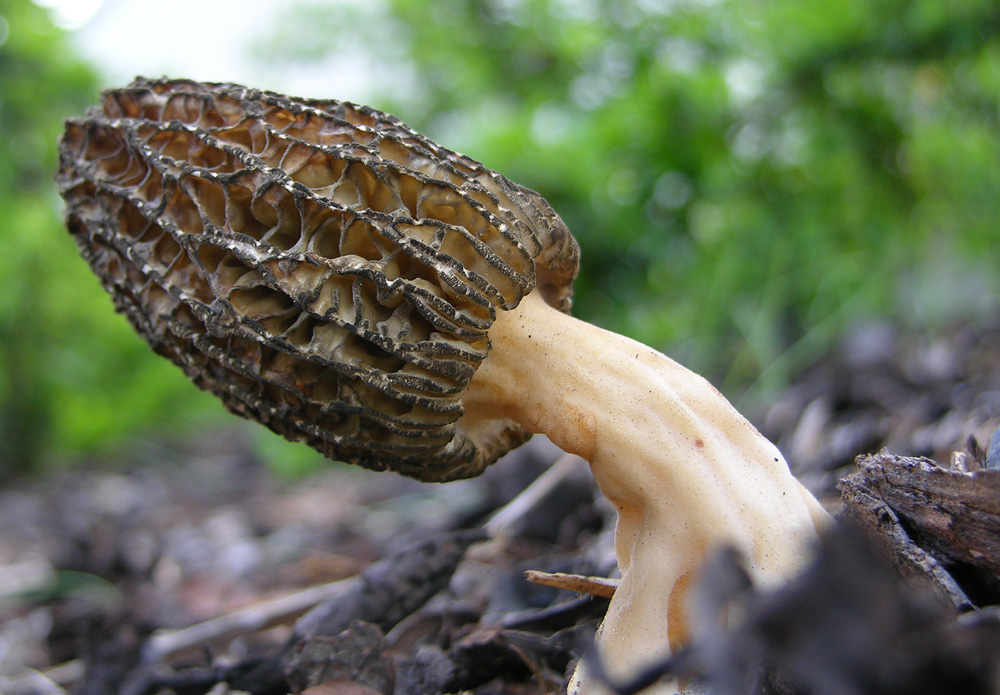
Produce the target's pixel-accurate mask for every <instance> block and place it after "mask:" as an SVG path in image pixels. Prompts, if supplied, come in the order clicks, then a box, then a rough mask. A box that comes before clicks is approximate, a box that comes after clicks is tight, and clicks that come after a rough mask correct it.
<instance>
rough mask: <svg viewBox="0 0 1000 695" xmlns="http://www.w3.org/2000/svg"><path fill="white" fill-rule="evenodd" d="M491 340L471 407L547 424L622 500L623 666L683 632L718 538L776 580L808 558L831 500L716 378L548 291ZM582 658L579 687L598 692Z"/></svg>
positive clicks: (615, 629)
mask: <svg viewBox="0 0 1000 695" xmlns="http://www.w3.org/2000/svg"><path fill="white" fill-rule="evenodd" d="M490 338H491V349H490V353H489V356H488V357H487V359H486V360H485V361H484V362H483V364H482V365H481V366H480V368H479V370H478V371H477V372H476V375H475V377H474V378H473V381H472V383H471V384H470V386H469V389H468V391H467V392H466V397H465V403H466V415H465V417H466V418H468V419H469V420H470V421H473V422H474V421H476V420H479V419H481V418H482V419H485V418H496V417H502V418H507V419H510V420H512V421H514V422H516V423H518V424H520V425H521V426H522V427H524V428H525V429H527V430H528V431H531V432H535V433H544V434H546V435H547V436H548V437H549V438H550V439H551V440H552V441H554V442H555V443H556V444H557V445H559V446H560V447H561V448H562V449H564V450H565V451H568V452H570V453H574V454H577V455H579V456H581V457H583V458H585V459H586V460H587V461H589V462H590V465H591V469H592V471H593V474H594V478H595V480H596V482H597V485H598V487H599V488H600V489H601V491H602V492H603V493H604V495H605V496H606V497H607V498H608V500H609V501H610V502H611V503H612V504H613V505H614V506H615V508H616V509H617V511H618V524H617V529H616V535H615V549H616V553H617V556H618V563H619V567H620V569H621V573H622V580H621V584H620V585H619V587H618V590H617V592H616V594H615V596H614V598H613V599H612V601H611V605H610V608H609V610H608V614H607V617H606V618H605V620H604V623H603V625H602V626H601V629H600V632H599V635H598V641H599V649H600V653H601V655H602V657H603V658H604V660H605V662H606V664H607V667H608V671H609V673H611V674H612V675H613V676H625V675H627V674H632V673H634V672H635V671H636V670H637V669H639V668H641V667H642V666H643V665H645V664H648V663H650V662H651V661H654V660H659V659H662V658H663V657H664V656H665V655H667V654H668V653H669V651H670V649H671V648H676V647H677V646H678V645H679V644H681V643H683V642H684V641H685V638H686V637H687V632H688V621H687V618H686V616H685V610H686V607H685V603H686V602H685V598H686V593H687V588H688V587H689V585H690V583H691V580H692V579H693V578H694V577H695V575H696V573H697V571H698V569H699V567H700V565H701V563H702V561H703V559H704V558H705V556H706V553H707V552H708V551H709V550H710V549H711V548H714V547H715V546H717V545H720V544H722V543H729V544H732V545H735V546H736V548H738V549H739V550H740V551H742V552H743V554H744V555H745V557H746V558H747V559H748V562H749V564H750V569H751V572H752V573H753V574H754V576H755V579H757V580H758V581H760V582H762V583H764V584H767V583H772V582H775V581H778V580H781V579H785V578H788V577H789V576H790V575H791V574H793V573H794V572H795V571H796V570H798V569H799V568H800V567H802V566H803V564H804V561H805V560H806V559H807V554H808V551H809V549H810V546H811V544H812V541H813V540H814V539H815V538H816V532H817V527H818V526H819V525H821V524H823V523H825V522H826V521H827V519H828V516H827V514H826V512H825V511H824V510H823V509H822V507H821V506H820V505H819V503H818V502H817V501H816V500H815V498H813V496H812V495H811V494H810V493H809V492H808V491H807V490H805V488H803V487H802V486H801V485H800V484H799V483H798V481H796V480H795V478H794V477H793V476H792V475H791V472H790V471H789V469H788V466H787V464H786V463H785V461H784V459H783V458H782V456H781V454H780V453H779V451H778V449H777V448H776V447H775V446H774V445H773V444H772V443H771V442H769V441H768V440H767V439H765V438H764V437H763V436H762V435H761V434H760V433H759V432H758V431H757V430H756V429H755V428H754V427H753V426H752V425H751V424H750V423H749V422H747V420H746V419H745V418H743V416H741V415H740V414H739V412H738V411H737V410H736V409H735V408H734V407H733V406H732V405H731V404H730V403H729V402H728V401H727V400H726V399H725V398H724V397H723V396H722V395H721V394H720V393H719V392H718V391H717V390H716V389H715V388H714V387H713V386H712V385H711V384H709V383H708V382H707V381H706V380H705V379H703V378H702V377H700V376H698V375H697V374H694V373H693V372H691V371H690V370H688V369H685V368H684V367H682V366H680V365H679V364H677V363H676V362H674V361H673V360H671V359H669V358H668V357H666V356H664V355H663V354H661V353H659V352H656V351H655V350H652V349H650V348H649V347H647V346H645V345H642V344H641V343H637V342H635V341H633V340H630V339H628V338H625V337H622V336H619V335H616V334H614V333H610V332H608V331H605V330H602V329H600V328H597V327H594V326H591V325H590V324H587V323H584V322H582V321H579V320H577V319H574V318H572V317H570V316H566V315H565V314H562V313H560V312H558V311H556V310H555V309H552V308H551V307H549V306H548V305H547V304H546V303H545V302H544V301H543V300H542V299H541V298H540V297H539V296H537V293H535V294H531V295H528V296H527V297H526V298H525V299H524V300H523V301H522V302H521V304H520V305H519V306H518V307H517V308H516V309H514V310H511V311H507V312H499V315H498V317H497V320H496V323H495V324H494V326H493V328H492V330H491V332H490ZM470 424H473V423H472V422H470ZM583 670H584V669H580V670H578V672H577V674H576V676H575V677H574V680H573V683H571V686H570V692H571V693H596V692H599V691H600V690H599V689H598V688H597V687H596V686H595V685H594V684H592V683H588V682H587V679H586V678H585V676H584V675H583V674H582V672H583ZM670 690H671V686H667V687H666V688H664V689H663V692H670Z"/></svg>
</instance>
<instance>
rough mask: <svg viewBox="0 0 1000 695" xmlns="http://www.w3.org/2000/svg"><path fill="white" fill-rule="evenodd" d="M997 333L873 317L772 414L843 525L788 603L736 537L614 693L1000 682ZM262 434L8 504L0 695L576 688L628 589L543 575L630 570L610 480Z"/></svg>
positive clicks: (914, 690)
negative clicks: (266, 452) (337, 461)
mask: <svg viewBox="0 0 1000 695" xmlns="http://www.w3.org/2000/svg"><path fill="white" fill-rule="evenodd" d="M998 338H1000V331H998V330H989V329H985V328H963V329H961V330H957V331H954V332H951V333H949V334H947V335H944V336H942V337H940V338H936V339H933V340H931V339H929V338H926V337H922V336H920V337H908V336H906V335H904V334H902V333H900V332H897V331H895V330H894V329H892V328H890V327H887V326H885V325H881V324H872V325H868V326H865V327H862V328H860V329H858V330H857V331H855V332H852V333H851V334H850V335H848V336H847V338H845V340H844V342H843V344H842V345H841V347H840V348H838V349H837V350H836V351H834V353H833V354H831V355H828V356H826V357H824V359H823V360H822V361H820V362H818V363H817V364H816V365H815V366H814V367H812V368H810V369H808V370H806V372H805V373H804V374H803V375H801V377H800V378H799V379H797V380H796V382H795V383H794V384H793V385H792V386H791V387H790V388H789V389H788V390H787V391H786V392H785V393H784V394H783V395H782V397H781V398H779V399H777V400H776V401H775V402H774V404H773V405H772V406H771V407H770V409H769V410H768V412H766V413H762V414H761V415H760V416H759V417H757V418H756V420H757V422H758V423H759V425H760V427H761V429H762V431H764V433H765V434H767V435H768V436H769V437H771V438H772V439H774V440H775V441H777V442H778V443H779V446H781V447H782V449H783V451H785V452H786V455H787V456H788V459H789V461H790V464H791V465H792V467H793V469H794V470H795V472H796V474H797V475H799V476H800V478H802V479H803V480H804V481H806V482H807V484H808V485H809V486H810V487H811V488H812V489H813V490H814V492H816V493H817V494H818V495H819V496H820V497H821V499H823V500H824V502H825V503H826V504H827V505H828V507H829V508H831V509H832V510H834V511H836V512H838V515H839V518H840V519H841V521H842V522H843V523H842V524H841V525H840V528H839V529H837V530H836V531H834V532H831V533H830V534H828V535H827V536H825V537H824V538H823V540H822V543H821V545H820V548H819V549H818V550H817V554H816V559H815V561H814V564H813V565H812V566H811V567H810V568H809V569H808V570H806V571H805V572H804V573H803V574H802V575H801V576H800V577H798V578H796V579H795V580H794V581H793V582H791V583H790V584H788V585H787V586H785V587H782V588H781V589H778V590H776V591H771V590H764V589H761V588H758V587H755V586H753V583H752V582H751V581H750V579H749V576H748V575H747V573H746V571H745V570H744V569H743V567H742V563H741V558H739V557H738V556H737V555H736V554H735V553H733V552H731V551H727V550H726V549H720V550H719V551H718V553H716V554H715V555H713V556H712V558H710V560H709V562H710V563H711V571H707V572H705V579H704V580H703V581H702V582H701V584H699V585H698V587H697V588H696V590H695V603H694V604H693V605H694V606H695V610H696V618H695V626H696V629H695V634H694V638H693V641H692V643H691V645H690V646H689V647H687V648H686V649H684V650H682V651H680V652H678V653H676V654H674V655H673V656H671V657H670V658H665V659H664V661H663V662H662V663H661V664H656V665H654V667H652V668H651V669H650V670H649V671H648V672H646V673H642V674H635V678H634V679H632V680H631V681H630V682H628V683H611V684H610V686H611V688H612V690H613V691H615V692H618V693H621V694H622V695H626V694H631V693H641V692H642V691H643V690H644V689H645V688H646V687H647V686H648V685H650V684H651V683H654V682H656V681H657V680H658V679H660V678H662V677H680V678H681V679H682V682H685V683H688V684H689V685H690V687H691V688H692V689H693V691H697V690H698V689H701V690H702V691H704V690H705V689H706V688H707V689H708V691H710V692H713V693H720V694H722V695H729V694H732V695H737V694H740V695H742V694H745V693H775V694H778V695H791V694H793V693H794V694H797V693H816V694H829V695H848V694H858V695H864V694H867V693H871V694H872V695H874V694H876V693H897V692H898V693H908V694H909V695H913V694H919V693H941V692H962V693H971V694H975V693H997V692H1000V608H998V606H1000V562H998V560H997V558H998V557H1000V503H998V500H1000V470H998V469H996V468H995V467H994V466H993V463H994V462H996V461H998V460H1000V452H998V451H997V450H996V446H1000V444H998V445H995V446H994V447H993V448H991V447H990V441H991V435H992V434H993V432H994V430H995V429H996V427H997V425H998V424H1000V340H998ZM251 436H252V435H251V434H249V430H247V429H246V428H244V427H243V426H234V427H233V429H232V430H231V431H228V432H225V433H222V434H221V435H220V433H213V434H212V435H211V436H210V437H209V436H206V437H205V438H204V439H200V440H194V441H190V442H185V443H182V444H178V443H175V442H172V443H169V444H165V443H163V442H155V443H147V444H146V445H145V446H137V447H136V448H135V449H134V450H133V451H132V453H131V454H130V455H129V456H128V457H127V460H126V461H124V463H121V464H120V465H119V466H118V467H109V466H107V465H101V466H94V467H91V468H89V469H87V468H86V467H83V468H81V467H76V468H74V469H73V470H72V471H66V472H62V473H59V474H55V475H52V476H49V477H47V478H45V479H42V480H35V481H18V482H15V483H12V484H7V486H6V487H5V488H4V489H2V490H0V529H3V533H2V534H0V693H4V695H36V694H38V695H49V694H57V693H64V692H74V693H83V694H85V695H112V694H114V695H154V694H156V695H158V694H167V693H174V694H176V695H203V694H208V693H211V694H212V695H222V694H223V693H227V692H247V693H252V694H253V695H270V694H272V693H273V694H274V695H283V694H284V693H296V694H299V693H305V694H307V695H372V694H379V695H404V694H405V695H420V694H426V695H434V694H437V693H458V692H463V693H477V694H479V695H540V694H542V693H553V692H560V691H561V690H564V688H565V684H566V682H567V679H568V676H569V675H570V674H571V673H572V670H573V668H574V666H575V663H576V661H577V660H578V659H580V658H581V657H583V656H586V655H588V654H589V653H590V649H591V644H592V640H593V635H594V631H595V630H596V628H597V625H598V624H599V622H600V619H601V617H602V615H603V612H604V610H605V608H606V606H607V599H606V598H600V597H594V596H587V595H580V594H577V593H575V592H570V591H566V590H562V589H558V588H553V587H549V586H542V585H539V584H533V583H529V582H528V581H526V580H525V578H524V573H525V571H527V570H536V571H542V572H547V573H571V574H579V575H586V576H595V577H608V576H613V574H614V550H613V544H612V532H613V528H614V513H613V510H611V509H610V507H609V506H608V505H607V503H606V502H605V501H604V500H603V499H602V498H601V497H600V495H599V493H598V492H597V490H596V488H595V486H594V485H593V482H592V480H591V479H590V475H589V472H588V471H587V468H586V466H585V465H582V464H581V465H574V464H573V463H572V462H567V461H566V460H562V461H561V462H560V463H559V464H556V465H555V466H554V465H553V464H554V462H556V461H557V460H558V459H560V456H561V454H560V452H559V451H558V450H556V449H555V448H554V447H552V446H551V445H550V444H549V443H548V442H547V441H546V440H544V439H543V438H536V439H534V440H532V442H530V443H529V444H528V445H526V446H525V447H522V448H521V449H520V450H518V451H515V452H513V453H512V454H510V455H509V456H508V457H507V458H506V459H505V460H504V461H502V462H499V463H498V464H496V465H495V466H493V467H491V469H489V470H488V471H487V473H486V474H485V475H484V476H482V477H481V478H478V479H475V480H470V481H462V482H456V483H449V484H447V485H429V484H422V483H417V482H414V481H411V480H408V479H405V478H402V477H400V476H397V475H394V474H390V473H382V474H376V473H370V472H366V471H362V470H356V469H352V468H347V467H340V466H333V467H330V468H328V469H326V470H324V471H322V472H319V473H317V474H315V475H312V476H310V477H309V478H308V479H305V480H301V481H296V482H282V481H278V480H275V479H274V478H273V477H272V476H270V475H268V473H267V472H266V471H265V470H264V467H263V465H262V464H261V463H260V461H259V460H257V459H256V458H255V456H254V455H253V454H252V447H250V446H249V445H248V441H249V439H250V437H251ZM996 441H1000V439H996ZM889 451H891V452H892V453H891V454H890V453H888V452H889ZM858 455H863V456H861V458H857V459H856V457H857V456H858ZM549 470H555V471H556V473H555V474H552V473H550V474H549V478H547V479H546V480H545V484H544V485H536V486H535V487H536V490H535V494H532V495H528V494H527V493H523V494H522V491H523V490H525V488H527V487H528V486H529V484H531V483H532V481H535V480H536V479H538V478H539V476H541V475H542V474H543V473H545V471H549ZM498 510H504V511H503V512H502V513H500V514H497V512H498ZM722 615H728V616H730V620H731V623H732V624H733V625H734V627H732V628H730V629H726V630H722V629H720V628H719V627H718V625H719V624H720V616H722ZM733 616H737V618H736V619H733ZM598 670H599V668H598Z"/></svg>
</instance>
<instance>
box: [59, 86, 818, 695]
mask: <svg viewBox="0 0 1000 695" xmlns="http://www.w3.org/2000/svg"><path fill="white" fill-rule="evenodd" d="M60 153H61V162H60V171H59V173H58V174H57V180H58V182H59V185H60V188H61V191H62V195H63V197H64V198H65V200H66V205H67V214H66V224H67V226H68V228H69V230H70V232H71V233H72V235H73V236H74V237H75V239H76V241H77V243H78V245H79V247H80V249H81V251H82V253H83V255H84V257H85V258H86V259H87V261H88V262H89V263H90V265H91V266H92V268H93V269H94V271H95V272H96V273H97V275H98V276H99V278H100V279H101V282H102V283H103V284H104V287H105V288H106V289H107V290H108V291H109V292H110V293H111V295H112V297H113V299H114V302H115V306H116V307H117V308H118V310H119V311H121V312H123V313H124V314H125V315H126V316H127V317H128V319H129V320H130V322H131V323H132V325H133V326H134V327H135V328H136V330H137V331H138V332H139V333H140V334H141V335H142V336H143V337H144V338H145V339H146V340H147V341H148V342H149V344H150V345H151V346H152V348H153V349H154V350H156V351H157V352H158V353H160V354H161V355H164V356H166V357H167V358H169V359H171V360H172V361H174V362H175V363H176V364H178V365H179V366H180V367H181V368H183V369H184V371H185V372H186V373H187V375H188V376H189V377H190V378H191V379H192V381H194V382H195V383H196V384H197V385H198V386H200V387H201V388H204V389H208V390H210V391H212V392H213V393H215V394H216V395H217V396H219V397H220V398H221V399H222V401H223V402H224V403H225V404H226V406H227V407H228V408H229V409H230V410H232V411H233V412H235V413H237V414H239V415H243V416H245V417H248V418H251V419H253V420H257V421H259V422H262V423H264V424H265V425H267V426H268V427H270V428H271V429H272V430H274V431H276V432H278V433H280V434H282V435H284V436H285V437H288V438H289V439H295V440H300V441H304V442H306V443H308V444H309V445H311V446H313V447H315V448H316V449H318V450H319V451H321V452H322V453H324V454H325V455H327V456H329V457H331V458H334V459H339V460H344V461H350V462H353V463H357V464H360V465H363V466H366V467H369V468H373V469H379V470H384V469H390V470H394V471H397V472H400V473H403V474H406V475H409V476H413V477H416V478H419V479H421V480H427V481H446V480H452V479H455V478H461V477H468V476H473V475H476V474H478V473H480V472H481V471H482V470H483V469H484V468H485V467H486V466H487V465H489V464H490V463H492V462H493V461H495V460H496V459H497V458H499V457H500V456H501V455H502V454H504V453H505V452H506V451H508V450H510V449H511V448H513V447H515V446H517V445H519V444H521V443H522V442H523V441H524V440H525V439H526V438H527V437H528V436H529V435H530V433H533V432H535V433H539V432H540V433H545V434H547V435H548V436H549V437H550V438H551V439H552V440H553V441H554V442H555V443H556V444H558V445H559V446H561V447H562V448H563V449H565V450H566V451H569V452H572V453H576V454H579V455H580V456H582V457H584V458H585V459H587V460H588V461H589V462H590V465H591V467H592V470H593V473H594V476H595V479H596V481H597V484H598V486H599V487H600V489H601V490H602V492H603V493H604V494H605V495H606V496H607V497H608V499H609V500H610V501H611V502H612V503H613V504H614V505H615V507H616V508H617V510H618V514H619V519H618V527H617V531H616V551H617V554H618V560H619V565H620V567H621V571H622V580H621V584H620V586H619V589H618V591H617V593H616V595H615V597H614V599H613V600H612V603H611V608H610V611H609V613H608V616H607V618H606V619H605V621H604V624H603V626H602V628H601V635H600V645H601V653H602V654H603V656H604V657H605V659H606V660H607V662H608V666H609V668H610V670H611V672H612V673H615V674H619V675H624V674H627V673H629V672H631V670H632V669H634V668H636V667H638V666H640V665H642V664H643V663H645V662H647V661H648V660H650V659H653V658H659V657H662V656H663V655H664V654H665V653H666V652H667V650H668V646H669V645H676V644H678V643H679V642H681V641H683V639H684V637H685V634H686V622H685V615H684V614H685V606H684V596H685V593H686V587H687V586H688V584H689V582H690V581H691V579H692V577H693V576H694V573H695V572H696V571H697V569H698V567H699V564H700V562H701V560H702V558H703V557H704V556H705V553H706V551H707V550H708V549H709V548H710V547H712V546H714V545H716V544H718V543H722V542H729V543H734V544H736V545H737V546H738V547H739V548H740V549H742V550H743V551H744V552H745V553H746V555H747V556H748V558H750V560H751V562H752V565H753V568H754V570H755V571H756V573H757V574H758V575H759V577H760V578H763V579H765V580H767V579H779V578H782V577H785V576H787V575H789V574H790V573H792V572H794V571H795V570H796V569H797V568H798V567H799V566H800V565H801V564H802V561H803V556H804V553H805V552H806V551H807V546H808V545H809V542H810V541H811V540H812V539H813V538H814V537H815V528H816V525H818V524H821V523H823V522H824V520H825V519H826V516H825V513H824V512H823V510H822V508H821V507H820V506H819V504H818V503H817V502H816V501H815V499H813V497H812V496H811V495H810V494H809V493H808V492H807V491H805V489H804V488H803V487H802V486H800V485H799V484H798V483H797V482H796V481H795V479H794V478H793V477H792V475H791V474H790V472H789V470H788V467H787V465H786V464H785V462H784V460H783V459H782V458H781V455H780V454H779V452H778V450H777V449H776V448H775V447H774V446H773V445H772V444H771V443H770V442H768V441H767V440H766V439H764V438H763V437H762V436H761V435H760V434H758V433H757V431H756V430H755V429H754V428H753V427H752V426H751V425H750V424H749V423H748V422H747V421H746V420H745V419H744V418H742V417H741V416H740V414H739V413H738V412H737V411H736V410H735V409H734V408H733V407H732V406H731V405H730V404H729V403H728V402H727V401H726V400H725V399H724V398H723V397H722V396H721V395H720V394H719V393H718V392H717V391H716V390H715V389H714V388H713V387H712V386H711V385H709V384H708V383H707V382H706V381H705V380H703V379H702V378H701V377H698V376H697V375H695V374H693V373H691V372H690V371H688V370H686V369H684V368H683V367H681V366H679V365H677V364H676V363H674V362H673V361H671V360H670V359H668V358H667V357H665V356H663V355H661V354H660V353H658V352H655V351H653V350H651V349H650V348H648V347H645V346H643V345H641V344H639V343H636V342H634V341H631V340H629V339H627V338H623V337H621V336H618V335H615V334H612V333H608V332H606V331H603V330H601V329H599V328H595V327H593V326H590V325H588V324H586V323H583V322H581V321H578V320H576V319H573V318H571V317H570V316H569V315H568V312H569V309H570V300H571V295H572V281H573V279H574V278H575V276H576V272H577V268H578V261H579V251H578V247H577V245H576V242H575V240H574V239H573V237H572V235H571V234H570V233H569V231H568V230H567V229H566V227H565V225H564V224H563V223H562V221H561V220H560V219H559V217H558V216H557V215H556V214H555V213H554V212H553V211H552V209H551V208H550V207H549V205H548V204H547V203H546V202H545V201H544V200H543V199H542V198H541V197H540V196H539V195H538V194H536V193H534V192H533V191H530V190H527V189H525V188H522V187H521V186H518V185H516V184H514V183H512V182H511V181H509V180H507V179H506V178H504V177H503V176H501V175H500V174H498V173H496V172H494V171H491V170H490V169H487V168H486V167H484V166H483V165H482V164H480V163H478V162H476V161H474V160H471V159H469V158H468V157H465V156H462V155H459V154H456V153H454V152H451V151H449V150H446V149H444V148H442V147H440V146H438V145H436V144H435V143H433V142H431V141H430V140H428V139H426V138H424V137H423V136H421V135H419V134H418V133H416V132H415V131H413V130H412V129H410V128H409V127H407V126H406V125H404V124H403V123H401V122H400V121H399V120H397V119H395V118H393V117H392V116H389V115H386V114H384V113H381V112H379V111H376V110H374V109H371V108H368V107H363V106H356V105H352V104H348V103H342V102H337V101H317V100H303V99H293V98H288V97H284V96H280V95H277V94H273V93H268V92H261V91H257V90H252V89H247V88H245V87H240V86H237V85H222V84H200V83H197V82H191V81H179V80H178V81H171V80H161V81H147V80H143V79H139V80H137V81H136V82H134V83H133V84H132V85H130V86H128V87H127V88H124V89H120V90H112V91H108V92H106V93H105V94H104V102H103V107H102V108H100V109H95V110H92V111H91V112H90V113H88V114H87V116H86V117H84V118H81V119H72V120H70V121H68V122H67V126H66V132H65V135H64V137H63V139H62V143H61V148H60ZM578 675H579V674H578ZM573 687H574V688H580V689H581V691H584V690H588V689H590V690H593V687H596V686H593V687H592V686H590V685H589V684H587V683H586V680H585V679H584V680H583V681H582V682H580V681H579V679H578V682H577V683H576V684H575V685H574V686H573Z"/></svg>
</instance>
